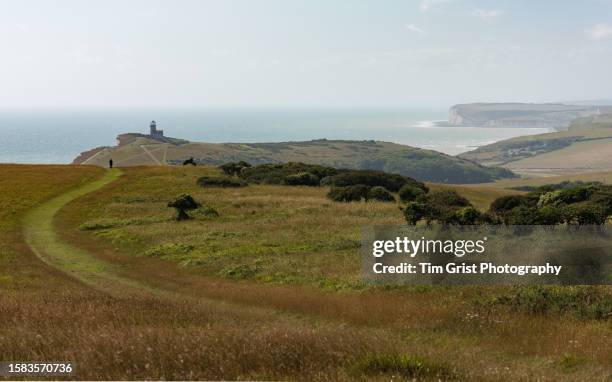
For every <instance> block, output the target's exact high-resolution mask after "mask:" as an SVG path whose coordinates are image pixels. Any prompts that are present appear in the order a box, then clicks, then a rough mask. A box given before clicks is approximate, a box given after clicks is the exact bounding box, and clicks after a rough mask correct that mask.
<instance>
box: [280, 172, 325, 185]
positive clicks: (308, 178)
mask: <svg viewBox="0 0 612 382" xmlns="http://www.w3.org/2000/svg"><path fill="white" fill-rule="evenodd" d="M285 184H286V185H288V186H318V185H319V178H318V177H317V176H315V175H313V174H311V173H309V172H299V173H297V174H292V175H287V176H286V177H285Z"/></svg>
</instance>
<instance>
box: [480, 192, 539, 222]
mask: <svg viewBox="0 0 612 382" xmlns="http://www.w3.org/2000/svg"><path fill="white" fill-rule="evenodd" d="M536 197H537V199H536ZM539 200H540V197H539V196H527V195H507V196H502V197H500V198H497V199H495V200H494V201H493V203H491V206H490V207H489V213H490V214H491V216H492V217H493V218H495V219H497V220H498V221H500V222H504V223H506V224H510V223H508V222H507V215H508V214H509V213H510V211H512V210H513V209H515V208H517V207H526V208H532V207H534V206H536V205H537V203H538V201H539Z"/></svg>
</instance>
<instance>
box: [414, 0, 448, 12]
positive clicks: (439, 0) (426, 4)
mask: <svg viewBox="0 0 612 382" xmlns="http://www.w3.org/2000/svg"><path fill="white" fill-rule="evenodd" d="M451 1H453V0H423V1H422V2H421V7H420V8H421V11H423V12H427V11H429V10H430V9H431V8H433V7H434V6H436V5H438V4H444V3H450V2H451Z"/></svg>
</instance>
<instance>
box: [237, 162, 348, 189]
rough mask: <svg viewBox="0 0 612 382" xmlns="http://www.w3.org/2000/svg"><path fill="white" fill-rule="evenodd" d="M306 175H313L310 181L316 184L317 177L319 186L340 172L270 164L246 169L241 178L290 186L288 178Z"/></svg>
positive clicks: (295, 165) (307, 165) (292, 179)
mask: <svg viewBox="0 0 612 382" xmlns="http://www.w3.org/2000/svg"><path fill="white" fill-rule="evenodd" d="M305 173H308V174H310V175H312V177H309V179H308V181H309V182H311V183H314V177H316V179H317V180H316V183H317V185H318V184H319V182H320V181H321V179H322V178H325V177H327V176H332V175H335V174H337V173H338V170H337V169H335V168H331V167H325V166H319V165H312V164H305V163H297V162H289V163H270V164H262V165H258V166H254V167H249V168H244V169H243V170H242V171H241V172H240V174H239V176H240V177H241V178H242V179H244V180H246V181H248V182H249V183H261V184H289V183H287V178H288V177H292V176H294V175H300V174H305ZM294 180H297V179H295V178H293V177H292V178H291V179H289V182H292V181H294ZM290 185H294V184H290Z"/></svg>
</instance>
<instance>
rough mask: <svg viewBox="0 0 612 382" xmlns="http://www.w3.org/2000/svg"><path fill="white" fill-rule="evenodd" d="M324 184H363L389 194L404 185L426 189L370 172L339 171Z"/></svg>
mask: <svg viewBox="0 0 612 382" xmlns="http://www.w3.org/2000/svg"><path fill="white" fill-rule="evenodd" d="M325 184H327V185H331V186H335V187H348V186H354V185H358V184H363V185H366V186H369V187H376V186H379V187H384V188H386V189H387V190H389V191H391V192H398V191H399V190H400V188H402V186H404V185H405V184H412V185H413V186H415V187H418V188H421V189H422V190H424V191H425V190H426V189H427V187H426V186H425V185H424V184H423V183H420V182H417V181H416V180H414V179H412V178H408V177H406V176H402V175H398V174H389V173H386V172H382V171H371V170H341V172H340V173H339V174H337V175H334V176H332V177H331V178H329V179H325Z"/></svg>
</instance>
